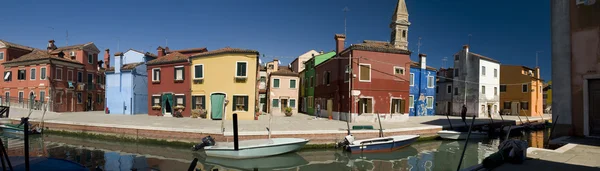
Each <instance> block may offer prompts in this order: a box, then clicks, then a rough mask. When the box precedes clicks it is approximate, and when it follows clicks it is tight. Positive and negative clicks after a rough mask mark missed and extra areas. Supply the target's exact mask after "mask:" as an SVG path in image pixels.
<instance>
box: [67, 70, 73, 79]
mask: <svg viewBox="0 0 600 171" xmlns="http://www.w3.org/2000/svg"><path fill="white" fill-rule="evenodd" d="M69 72H70V73H71V74H69ZM69 76H71V79H69ZM67 81H73V70H70V69H69V70H67Z"/></svg>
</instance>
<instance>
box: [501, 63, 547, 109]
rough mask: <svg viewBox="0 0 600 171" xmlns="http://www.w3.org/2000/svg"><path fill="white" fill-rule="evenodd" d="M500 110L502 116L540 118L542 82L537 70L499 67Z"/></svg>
mask: <svg viewBox="0 0 600 171" xmlns="http://www.w3.org/2000/svg"><path fill="white" fill-rule="evenodd" d="M500 71H501V72H500V75H501V77H500V101H501V103H500V108H501V109H502V111H501V112H502V114H503V115H519V116H541V115H542V114H543V113H544V111H543V98H542V96H543V91H542V90H543V86H544V85H543V81H542V79H541V78H540V69H539V68H535V69H533V68H529V67H525V66H515V65H501V66H500Z"/></svg>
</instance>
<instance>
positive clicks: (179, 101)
mask: <svg viewBox="0 0 600 171" xmlns="http://www.w3.org/2000/svg"><path fill="white" fill-rule="evenodd" d="M175 100H176V101H175V103H176V104H177V106H185V95H183V94H178V95H175Z"/></svg>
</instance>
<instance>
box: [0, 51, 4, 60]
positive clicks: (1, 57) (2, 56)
mask: <svg viewBox="0 0 600 171" xmlns="http://www.w3.org/2000/svg"><path fill="white" fill-rule="evenodd" d="M0 60H4V52H0Z"/></svg>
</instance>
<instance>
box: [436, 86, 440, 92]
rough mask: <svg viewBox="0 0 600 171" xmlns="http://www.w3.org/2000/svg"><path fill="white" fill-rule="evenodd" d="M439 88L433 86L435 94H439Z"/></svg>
mask: <svg viewBox="0 0 600 171" xmlns="http://www.w3.org/2000/svg"><path fill="white" fill-rule="evenodd" d="M439 89H440V86H435V94H439V93H440V90H439Z"/></svg>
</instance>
